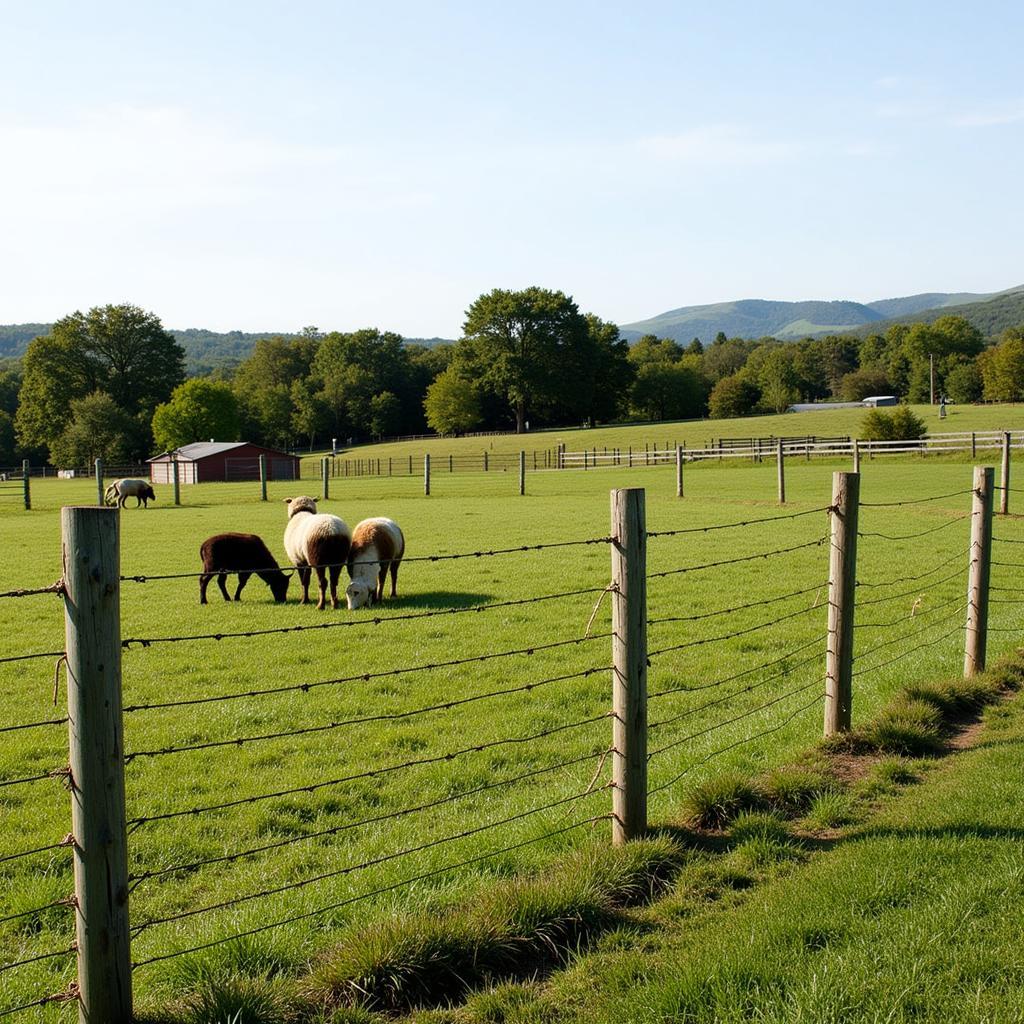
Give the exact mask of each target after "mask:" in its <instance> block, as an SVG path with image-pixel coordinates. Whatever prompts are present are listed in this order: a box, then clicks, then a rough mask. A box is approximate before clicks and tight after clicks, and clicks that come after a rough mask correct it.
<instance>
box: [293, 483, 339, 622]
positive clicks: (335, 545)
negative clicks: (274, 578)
mask: <svg viewBox="0 0 1024 1024" xmlns="http://www.w3.org/2000/svg"><path fill="white" fill-rule="evenodd" d="M316 501H317V499H316V498H310V497H307V496H305V495H303V496H302V497H298V498H285V502H286V503H287V505H288V525H287V526H286V527H285V531H284V549H285V551H286V552H287V553H288V557H289V558H290V559H291V562H292V565H294V566H295V567H296V568H297V569H298V570H299V580H300V581H301V582H302V603H303V604H308V603H309V580H310V576H311V575H312V570H313V569H316V578H317V582H318V583H319V585H320V600H319V601H317V603H316V606H317V608H319V609H323V607H324V604H325V603H326V590H327V570H328V569H329V570H330V575H331V607H332V608H337V607H338V577H339V576H340V575H341V567H342V566H343V565H344V564H345V562H346V561H347V559H348V549H349V546H350V545H351V543H352V533H351V531H350V530H349V528H348V526H346V525H345V521H344V520H343V519H339V518H338V517H337V516H332V515H329V514H328V513H326V512H317V510H316Z"/></svg>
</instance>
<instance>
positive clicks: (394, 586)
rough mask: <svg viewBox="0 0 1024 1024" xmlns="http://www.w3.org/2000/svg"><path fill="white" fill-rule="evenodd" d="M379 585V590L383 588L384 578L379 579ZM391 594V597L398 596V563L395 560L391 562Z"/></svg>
mask: <svg viewBox="0 0 1024 1024" xmlns="http://www.w3.org/2000/svg"><path fill="white" fill-rule="evenodd" d="M380 586H381V590H382V591H383V589H384V580H383V579H382V580H381V581H380ZM391 596H392V597H397V596H398V563H397V562H392V563H391Z"/></svg>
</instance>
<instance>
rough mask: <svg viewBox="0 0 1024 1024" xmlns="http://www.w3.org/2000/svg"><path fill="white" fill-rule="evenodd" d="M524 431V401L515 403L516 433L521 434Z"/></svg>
mask: <svg viewBox="0 0 1024 1024" xmlns="http://www.w3.org/2000/svg"><path fill="white" fill-rule="evenodd" d="M525 432H526V403H525V402H517V403H516V433H517V434H523V433H525Z"/></svg>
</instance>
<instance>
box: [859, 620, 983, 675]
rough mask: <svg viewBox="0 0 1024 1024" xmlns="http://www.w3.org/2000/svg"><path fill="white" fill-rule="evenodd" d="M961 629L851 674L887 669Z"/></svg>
mask: <svg viewBox="0 0 1024 1024" xmlns="http://www.w3.org/2000/svg"><path fill="white" fill-rule="evenodd" d="M933 625H934V623H933ZM989 628H991V627H989ZM963 629H964V627H963V626H962V625H957V626H954V627H953V628H952V629H951V630H950V631H949V632H948V633H943V634H942V636H939V637H936V638H935V639H934V640H925V641H924V642H923V643H920V644H918V645H917V646H916V647H912V648H911V649H910V650H909V651H903V652H902V653H900V654H897V655H896V656H895V657H894V658H889V660H888V661H881V662H879V663H878V664H877V665H868V666H866V667H865V668H861V669H855V670H854V672H853V673H852V674H853V675H855V676H859V675H863V674H864V673H865V672H877V671H879V670H880V669H883V668H888V667H889V666H890V665H893V664H895V663H896V662H897V661H902V660H903V659H904V658H908V657H910V655H911V654H917V652H918V651H923V650H924V649H925V648H926V647H934V646H935V645H936V644H939V643H942V641H943V640H948V639H949V638H950V637H951V636H956V635H957V634H959V633H961V632H962V631H963Z"/></svg>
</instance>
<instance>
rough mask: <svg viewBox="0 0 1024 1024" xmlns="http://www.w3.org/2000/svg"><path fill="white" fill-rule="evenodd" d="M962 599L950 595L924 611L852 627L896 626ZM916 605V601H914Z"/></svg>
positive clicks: (914, 611)
mask: <svg viewBox="0 0 1024 1024" xmlns="http://www.w3.org/2000/svg"><path fill="white" fill-rule="evenodd" d="M961 599H962V595H960V594H957V596H956V597H951V598H950V599H949V600H948V601H945V602H943V603H942V604H936V605H933V606H932V607H931V608H925V610H924V611H916V610H912V611H911V612H910V614H909V615H901V616H900V617H899V618H898V619H888V620H887V621H885V622H855V623H854V629H886V628H889V627H890V626H898V625H900V623H905V622H907V621H908V620H910V621H914V620H915V619H923V618H924V617H925V616H926V615H932V614H933V613H934V612H940V611H942V609H943V608H949V607H950V605H954V604H957V603H958V602H959V601H960V600H961ZM914 603H915V605H916V603H917V602H916V601H915V602H914Z"/></svg>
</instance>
